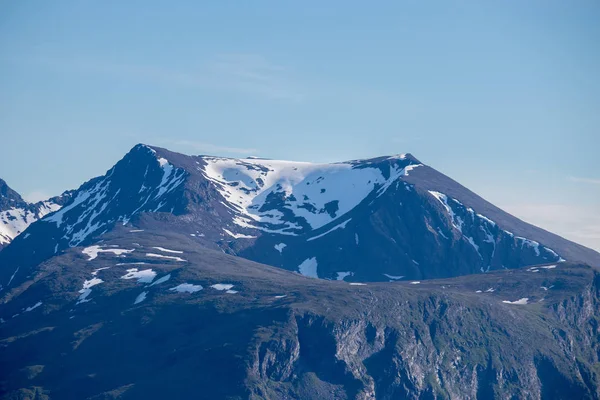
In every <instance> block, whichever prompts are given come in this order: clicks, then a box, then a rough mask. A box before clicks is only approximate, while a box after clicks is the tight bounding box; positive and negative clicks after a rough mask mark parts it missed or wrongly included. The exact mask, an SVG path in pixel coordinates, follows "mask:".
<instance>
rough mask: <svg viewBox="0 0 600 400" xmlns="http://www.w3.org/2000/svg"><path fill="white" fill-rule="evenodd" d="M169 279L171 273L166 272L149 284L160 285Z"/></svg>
mask: <svg viewBox="0 0 600 400" xmlns="http://www.w3.org/2000/svg"><path fill="white" fill-rule="evenodd" d="M169 279H171V274H167V275H165V276H163V277H161V278H158V279H157V280H155V281H154V282H153V283H152V284H151V285H150V286H154V285H160V284H161V283H165V282H166V281H168V280H169Z"/></svg>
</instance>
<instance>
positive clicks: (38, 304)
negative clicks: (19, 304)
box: [24, 301, 42, 312]
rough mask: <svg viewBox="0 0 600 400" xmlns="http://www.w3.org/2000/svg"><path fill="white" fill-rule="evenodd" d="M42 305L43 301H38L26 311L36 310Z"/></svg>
mask: <svg viewBox="0 0 600 400" xmlns="http://www.w3.org/2000/svg"><path fill="white" fill-rule="evenodd" d="M41 305H42V302H41V301H38V302H37V303H35V304H34V305H32V306H31V307H27V308H26V309H25V311H24V312H29V311H32V310H35V309H36V308H38V307H39V306H41Z"/></svg>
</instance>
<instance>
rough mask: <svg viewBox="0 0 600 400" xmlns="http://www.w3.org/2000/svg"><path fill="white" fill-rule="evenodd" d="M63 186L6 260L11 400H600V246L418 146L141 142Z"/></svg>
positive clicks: (3, 354)
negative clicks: (524, 211)
mask: <svg viewBox="0 0 600 400" xmlns="http://www.w3.org/2000/svg"><path fill="white" fill-rule="evenodd" d="M0 190H1V188H0ZM2 193H5V194H6V195H5V197H6V199H7V200H6V202H11V200H10V199H11V198H12V199H14V200H13V201H12V202H11V204H12V203H15V204H16V203H17V200H18V199H20V197H19V196H18V194H15V193H14V192H11V191H9V189H4V191H3V192H2ZM69 196H70V197H69V199H68V201H67V202H66V204H64V206H63V207H62V208H60V210H58V211H55V212H53V213H51V214H49V215H46V216H44V217H43V218H42V219H40V220H39V221H37V222H34V223H32V224H31V225H30V226H29V227H28V228H27V229H26V231H25V232H24V233H23V234H20V235H18V236H17V237H16V238H15V239H14V240H13V241H12V243H11V244H10V245H8V246H7V247H6V248H5V249H4V250H3V251H1V252H0V284H1V288H0V318H1V319H0V323H1V324H0V327H1V329H0V349H1V351H0V396H3V397H5V398H15V399H17V398H19V399H20V398H52V399H54V398H56V399H71V398H72V399H81V398H94V399H100V398H102V399H105V398H132V399H138V398H139V399H142V398H164V397H167V396H170V397H174V398H184V397H194V398H207V399H221V398H230V399H231V398H233V399H246V398H255V399H259V398H260V399H262V398H268V399H281V398H289V399H322V398H334V399H398V398H400V399H426V398H431V399H434V398H440V399H444V398H467V399H488V398H533V399H540V398H544V399H554V398H559V399H567V398H582V399H585V398H590V399H592V398H599V397H600V391H599V387H600V386H599V385H598V383H599V382H598V380H599V379H598V377H599V376H600V375H599V374H600V370H599V369H598V365H600V360H599V359H598V357H599V355H600V345H599V343H598V338H599V337H600V335H599V334H600V330H599V329H600V327H599V325H598V315H599V311H600V278H599V276H598V271H597V269H596V267H597V266H599V265H600V255H599V254H598V253H596V252H594V251H592V250H589V249H586V248H584V247H582V246H579V245H577V244H575V243H571V242H569V241H567V240H565V239H562V238H560V237H558V236H556V235H553V234H551V233H548V232H546V231H543V230H541V229H539V228H536V227H533V226H531V225H529V224H526V223H524V222H522V221H520V220H518V219H516V218H514V217H512V216H510V215H509V214H506V213H504V212H503V211H501V210H499V209H498V208H496V207H494V206H493V205H491V204H489V203H487V202H486V201H485V200H483V199H481V198H480V197H478V196H477V195H475V194H474V193H472V192H470V191H469V190H467V189H466V188H464V187H462V186H460V185H459V184H458V183H456V182H454V181H452V180H451V179H450V178H448V177H445V176H444V175H442V174H440V173H438V172H436V171H435V170H433V169H431V168H429V167H427V166H424V165H422V164H421V163H420V162H419V161H418V160H417V159H416V158H414V157H413V156H411V155H408V154H407V155H399V156H393V157H380V158H376V159H370V160H356V161H350V162H345V163H337V164H326V165H318V164H309V163H298V162H285V161H274V160H258V159H245V160H235V159H225V158H216V157H207V156H195V157H192V156H185V155H181V154H177V153H172V152H169V151H167V150H164V149H160V148H154V147H149V146H145V145H138V146H136V147H134V148H133V149H132V150H131V151H130V152H129V153H128V154H127V155H126V156H125V157H124V158H123V159H122V160H121V161H119V162H118V163H117V164H116V165H115V166H114V167H113V168H111V169H110V170H109V171H108V172H107V173H106V175H104V176H102V177H97V178H94V179H92V180H90V181H88V182H86V183H84V184H83V185H82V186H81V187H80V188H79V189H77V190H76V191H74V192H73V193H70V194H69ZM20 201H22V200H20ZM25 204H26V203H25ZM565 260H566V261H565ZM584 264H588V265H591V267H590V266H586V265H584ZM274 267H279V268H274ZM315 278H320V279H315ZM389 281H392V282H389ZM199 388H200V389H199Z"/></svg>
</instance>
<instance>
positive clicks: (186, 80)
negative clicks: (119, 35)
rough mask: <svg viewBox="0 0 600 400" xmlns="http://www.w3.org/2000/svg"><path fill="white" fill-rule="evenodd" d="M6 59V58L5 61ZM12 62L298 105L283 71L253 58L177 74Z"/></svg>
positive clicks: (98, 64) (50, 60)
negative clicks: (209, 90) (243, 94)
mask: <svg viewBox="0 0 600 400" xmlns="http://www.w3.org/2000/svg"><path fill="white" fill-rule="evenodd" d="M5 59H6V57H5ZM9 59H10V60H11V61H13V62H17V63H22V62H28V63H36V64H40V65H45V66H48V67H50V68H53V69H56V70H59V71H67V72H83V73H93V74H103V75H112V76H117V77H120V78H124V79H131V80H145V81H150V82H155V83H160V84H169V85H177V86H185V87H195V86H198V87H204V88H212V89H217V90H226V91H232V92H241V93H246V94H249V95H254V96H260V97H264V98H268V99H271V100H287V101H294V102H297V101H301V100H303V99H304V94H303V93H302V91H301V90H300V87H299V85H296V84H294V83H293V82H291V81H290V79H289V78H287V77H286V69H285V68H284V67H282V66H280V65H277V64H274V63H271V62H269V61H268V60H267V59H266V58H264V57H262V56H260V55H255V54H246V55H240V54H238V55H236V54H230V55H220V56H217V57H216V58H214V59H213V60H212V61H209V62H207V63H205V64H203V65H201V66H200V67H198V68H195V70H194V71H193V72H192V71H179V70H174V69H169V68H164V67H160V66H154V65H135V64H124V63H112V62H107V61H103V60H88V59H76V58H72V59H69V58H55V57H32V58H27V59H23V58H15V57H10V58H9Z"/></svg>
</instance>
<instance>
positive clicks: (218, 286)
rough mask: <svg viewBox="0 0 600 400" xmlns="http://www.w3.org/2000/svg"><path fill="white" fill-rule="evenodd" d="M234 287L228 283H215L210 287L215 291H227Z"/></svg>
mask: <svg viewBox="0 0 600 400" xmlns="http://www.w3.org/2000/svg"><path fill="white" fill-rule="evenodd" d="M233 286H234V285H232V284H229V283H216V284H214V285H210V287H211V288H213V289H217V290H229V289H231V288H232V287H233Z"/></svg>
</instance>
